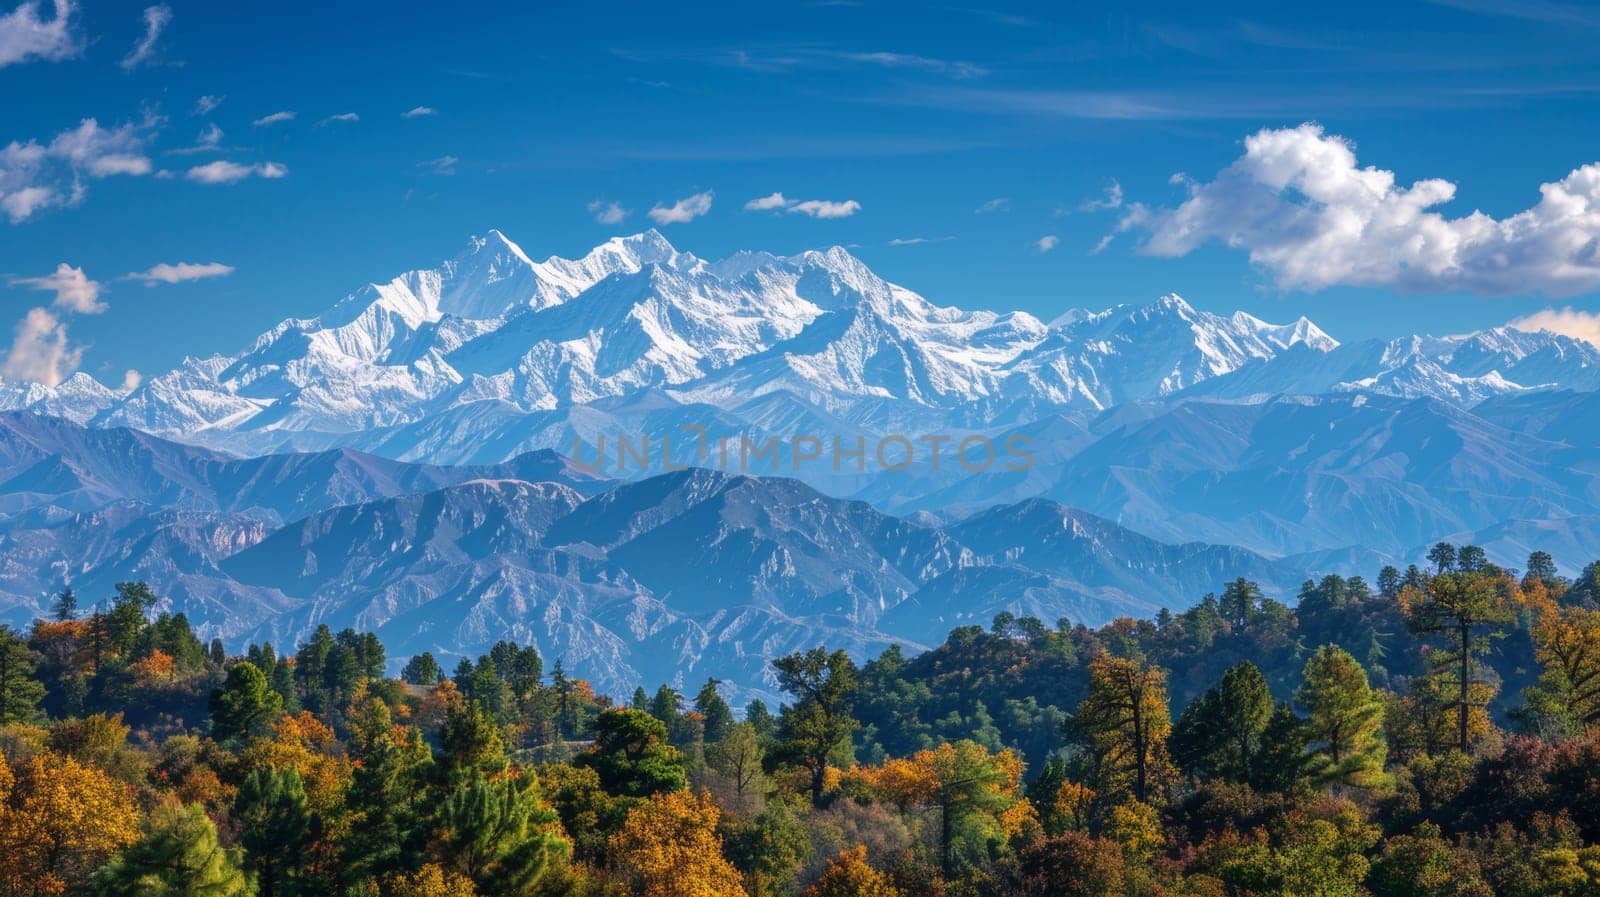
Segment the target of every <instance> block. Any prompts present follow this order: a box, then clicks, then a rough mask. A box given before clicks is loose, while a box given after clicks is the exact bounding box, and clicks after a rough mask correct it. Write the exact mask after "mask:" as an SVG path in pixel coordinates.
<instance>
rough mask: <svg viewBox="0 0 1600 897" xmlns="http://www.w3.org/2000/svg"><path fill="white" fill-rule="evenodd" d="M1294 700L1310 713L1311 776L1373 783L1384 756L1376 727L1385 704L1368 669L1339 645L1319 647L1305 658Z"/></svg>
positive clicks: (1380, 725)
mask: <svg viewBox="0 0 1600 897" xmlns="http://www.w3.org/2000/svg"><path fill="white" fill-rule="evenodd" d="M1302 676H1303V678H1304V682H1303V683H1302V684H1301V686H1300V688H1299V689H1298V690H1296V692H1295V700H1296V701H1298V702H1299V704H1300V706H1302V707H1304V708H1305V709H1306V712H1307V713H1308V714H1310V719H1309V720H1308V722H1307V730H1308V732H1309V734H1310V736H1311V749H1312V753H1313V756H1314V757H1315V760H1314V761H1313V769H1312V774H1313V776H1314V777H1315V778H1316V779H1317V780H1318V781H1321V782H1332V783H1341V784H1347V785H1356V786H1361V787H1371V786H1373V785H1376V784H1378V783H1379V782H1380V780H1381V777H1382V775H1383V764H1384V761H1385V759H1386V757H1387V755H1388V748H1387V746H1386V745H1385V744H1384V741H1383V738H1382V735H1381V734H1380V731H1379V730H1380V729H1381V728H1382V726H1383V703H1382V701H1380V700H1379V699H1378V696H1377V695H1376V694H1375V693H1374V692H1373V690H1372V687H1371V686H1370V685H1368V684H1367V673H1366V671H1365V670H1363V669H1362V668H1361V664H1359V663H1357V662H1356V659H1355V658H1354V657H1351V656H1350V653H1349V652H1348V651H1345V650H1344V649H1343V648H1340V647H1339V646H1337V645H1324V646H1322V647H1321V648H1318V649H1317V651H1316V653H1314V654H1312V655H1311V659H1310V660H1308V661H1307V662H1306V666H1305V670H1304V672H1303V673H1302Z"/></svg>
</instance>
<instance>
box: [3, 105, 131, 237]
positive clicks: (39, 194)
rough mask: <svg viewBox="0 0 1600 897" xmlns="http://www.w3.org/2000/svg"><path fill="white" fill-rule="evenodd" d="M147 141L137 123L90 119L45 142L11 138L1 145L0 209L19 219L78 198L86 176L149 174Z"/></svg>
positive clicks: (14, 220) (83, 193) (84, 190)
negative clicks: (105, 123) (109, 123)
mask: <svg viewBox="0 0 1600 897" xmlns="http://www.w3.org/2000/svg"><path fill="white" fill-rule="evenodd" d="M145 145H146V138H145V136H144V133H143V131H142V130H141V129H140V128H138V127H136V126H134V125H123V126H121V127H118V128H102V127H100V125H99V124H98V123H97V122H96V121H95V120H94V119H92V118H86V119H84V120H83V121H82V122H80V123H79V124H78V126H77V127H75V128H71V129H68V130H66V131H62V132H61V133H60V134H57V135H56V136H55V137H54V138H52V139H51V140H50V142H49V143H39V142H38V141H34V140H30V141H28V142H26V143H21V142H17V141H12V142H11V143H9V144H7V145H6V146H4V147H0V212H3V213H4V214H5V216H6V217H7V218H8V219H10V221H11V223H12V224H20V223H22V222H24V221H27V220H28V219H29V218H32V217H33V216H34V215H35V214H36V213H37V212H39V211H40V210H42V209H47V208H51V207H56V206H72V205H77V204H78V203H80V202H82V201H83V199H84V197H85V196H86V195H87V194H88V184H87V182H88V181H91V180H97V179H100V178H108V177H112V176H115V175H134V176H137V175H146V174H149V173H150V172H151V170H152V168H153V166H152V165H151V163H150V158H149V156H147V155H145Z"/></svg>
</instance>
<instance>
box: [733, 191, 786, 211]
mask: <svg viewBox="0 0 1600 897" xmlns="http://www.w3.org/2000/svg"><path fill="white" fill-rule="evenodd" d="M788 205H789V200H787V199H784V198H783V194H782V193H773V194H770V195H767V196H760V197H757V198H755V199H752V200H750V201H749V202H747V203H745V204H744V210H745V211H746V212H767V211H771V210H772V209H781V208H784V207H786V206H788Z"/></svg>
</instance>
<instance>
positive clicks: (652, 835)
mask: <svg viewBox="0 0 1600 897" xmlns="http://www.w3.org/2000/svg"><path fill="white" fill-rule="evenodd" d="M721 815H722V814H721V811H720V810H719V809H717V805H716V803H715V802H713V801H712V800H711V798H710V796H709V795H705V794H701V795H696V794H693V793H691V792H688V791H667V792H662V793H659V794H655V795H652V796H651V797H650V799H649V801H648V802H646V803H644V804H643V805H641V806H639V807H637V808H635V809H634V810H632V811H631V812H629V813H628V818H627V821H626V822H624V823H623V825H622V830H621V831H619V832H617V833H616V834H615V835H613V836H612V837H611V845H610V846H611V850H610V854H611V857H610V859H611V865H612V868H613V870H614V871H615V872H616V874H617V876H618V877H619V878H620V879H621V880H622V881H623V882H624V883H625V884H626V885H627V887H628V891H629V893H630V894H634V895H637V897H744V888H743V886H742V885H741V884H740V878H739V871H738V870H737V869H735V868H734V867H733V866H732V864H730V863H729V862H728V861H727V860H726V859H724V858H723V856H722V839H721V838H720V837H718V836H717V822H718V819H719V818H720V817H721Z"/></svg>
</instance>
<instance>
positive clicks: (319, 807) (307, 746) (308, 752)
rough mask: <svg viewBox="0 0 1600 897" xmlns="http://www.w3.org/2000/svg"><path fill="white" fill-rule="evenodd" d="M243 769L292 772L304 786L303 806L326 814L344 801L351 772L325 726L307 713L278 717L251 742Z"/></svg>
mask: <svg viewBox="0 0 1600 897" xmlns="http://www.w3.org/2000/svg"><path fill="white" fill-rule="evenodd" d="M240 759H241V760H242V761H243V764H244V767H245V769H247V770H248V769H255V768H258V767H267V768H271V769H276V770H289V769H293V770H295V771H296V772H298V773H300V780H301V781H302V782H304V783H305V788H306V805H307V806H308V807H309V808H310V809H311V810H312V811H314V812H317V813H320V814H323V815H324V816H327V815H330V814H332V813H333V811H334V810H335V809H336V808H337V807H338V806H339V805H340V804H341V802H342V801H343V800H344V793H345V790H346V789H347V788H349V787H350V779H351V776H352V775H353V773H354V770H353V769H352V768H351V765H350V758H349V757H348V756H346V755H345V753H344V752H343V751H342V750H341V749H340V746H339V740H338V738H337V737H335V736H334V734H333V730H332V729H331V728H329V727H328V726H327V724H326V723H324V722H322V721H321V720H319V719H317V718H316V716H314V715H312V714H311V713H310V712H308V711H304V710H302V711H301V712H300V713H298V714H296V715H294V716H287V715H285V716H280V717H278V719H277V720H276V721H274V722H273V724H272V732H271V734H269V735H264V736H262V737H259V738H254V739H251V741H250V744H249V745H247V746H246V747H245V749H244V753H243V755H242V756H241V758H240Z"/></svg>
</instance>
